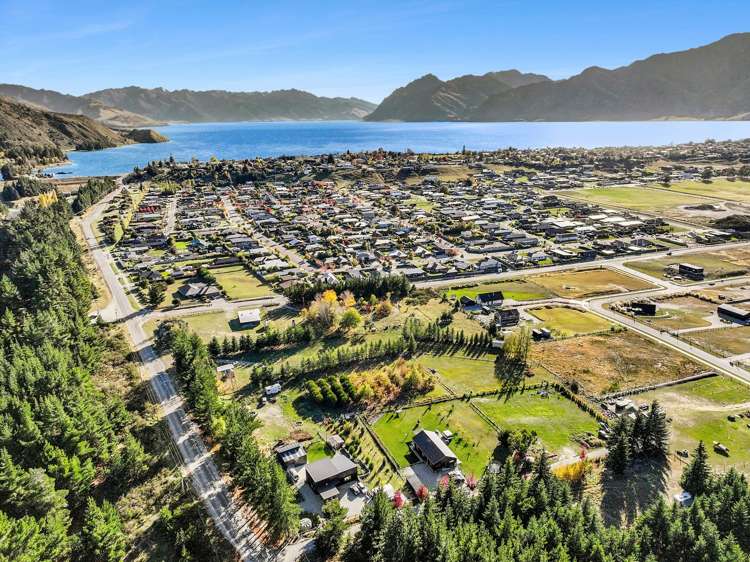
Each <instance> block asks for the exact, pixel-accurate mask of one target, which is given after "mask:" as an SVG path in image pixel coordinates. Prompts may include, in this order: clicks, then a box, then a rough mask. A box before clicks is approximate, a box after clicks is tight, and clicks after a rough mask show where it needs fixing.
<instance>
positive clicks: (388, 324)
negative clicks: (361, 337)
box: [374, 299, 484, 336]
mask: <svg viewBox="0 0 750 562" xmlns="http://www.w3.org/2000/svg"><path fill="white" fill-rule="evenodd" d="M452 310H453V304H452V303H450V302H447V301H446V302H441V301H440V299H431V300H430V301H429V302H427V303H425V304H419V305H417V304H406V303H405V302H403V301H401V302H399V303H397V304H396V306H394V307H393V312H391V314H390V315H389V316H386V317H385V318H381V319H378V320H375V321H374V327H375V329H377V330H401V328H402V326H403V325H404V323H405V322H406V321H407V320H408V319H410V318H414V319H417V320H420V321H422V322H426V323H432V322H435V321H436V320H437V319H438V318H440V315H441V314H442V313H443V312H450V311H452ZM451 327H452V328H453V329H454V330H463V331H464V333H465V334H466V335H468V336H472V335H474V334H480V333H484V328H482V326H481V325H480V324H479V322H477V321H476V320H474V319H473V318H472V317H471V316H470V315H467V314H465V313H464V312H461V311H459V312H455V313H454V314H453V322H452V323H451Z"/></svg>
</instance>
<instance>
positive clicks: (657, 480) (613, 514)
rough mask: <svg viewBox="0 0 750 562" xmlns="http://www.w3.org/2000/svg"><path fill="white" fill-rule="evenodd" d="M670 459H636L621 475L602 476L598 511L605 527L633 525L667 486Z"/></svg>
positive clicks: (604, 473)
mask: <svg viewBox="0 0 750 562" xmlns="http://www.w3.org/2000/svg"><path fill="white" fill-rule="evenodd" d="M669 473H670V464H669V458H667V457H664V458H662V459H635V460H634V461H633V462H632V463H631V465H630V466H629V467H628V469H627V470H626V472H625V474H623V475H620V476H618V475H615V474H612V472H611V471H609V470H607V469H605V470H604V471H603V472H602V475H601V489H602V499H601V511H602V514H603V517H604V521H605V523H606V524H608V525H618V524H622V523H623V522H626V523H627V524H631V523H633V521H634V520H635V518H636V517H637V516H638V515H639V514H640V513H642V512H643V511H644V510H645V509H647V508H648V507H649V506H650V505H651V504H652V503H653V501H654V500H656V498H658V497H659V495H660V494H663V493H664V492H665V491H666V489H667V486H668V485H669Z"/></svg>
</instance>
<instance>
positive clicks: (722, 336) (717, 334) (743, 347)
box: [682, 326, 750, 357]
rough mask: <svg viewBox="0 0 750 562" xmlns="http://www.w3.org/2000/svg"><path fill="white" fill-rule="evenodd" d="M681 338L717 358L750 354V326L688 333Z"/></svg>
mask: <svg viewBox="0 0 750 562" xmlns="http://www.w3.org/2000/svg"><path fill="white" fill-rule="evenodd" d="M682 338H683V339H685V340H687V341H689V342H690V343H692V344H693V345H697V346H698V347H700V348H702V349H705V350H706V351H708V352H709V353H712V354H713V355H716V356H718V357H730V356H732V355H740V354H743V353H748V352H750V326H734V327H731V328H717V329H713V330H700V331H697V332H688V333H686V334H683V335H682Z"/></svg>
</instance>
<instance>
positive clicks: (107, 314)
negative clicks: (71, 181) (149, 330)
mask: <svg viewBox="0 0 750 562" xmlns="http://www.w3.org/2000/svg"><path fill="white" fill-rule="evenodd" d="M118 183H119V187H118V188H117V189H116V190H115V191H113V192H112V193H110V194H109V195H108V196H107V197H105V198H104V199H102V200H101V201H99V203H97V204H96V205H94V206H93V207H92V208H91V209H90V210H89V212H88V213H86V215H85V216H84V217H82V227H83V233H84V238H85V240H86V244H87V245H88V247H89V250H90V252H91V256H92V258H93V260H94V262H95V263H96V266H97V268H98V269H99V272H100V273H101V275H102V277H103V279H104V281H105V282H106V284H107V286H108V288H109V291H110V293H111V295H112V299H111V302H110V303H109V305H108V306H107V307H106V308H104V309H102V310H101V311H100V316H101V318H102V320H103V321H105V322H122V323H123V324H124V325H125V326H126V328H127V331H128V334H129V336H130V339H131V343H132V346H133V349H134V350H135V351H136V352H137V353H138V355H139V357H140V360H141V376H142V377H143V379H144V380H147V381H148V382H149V384H150V388H151V393H150V394H151V397H152V399H153V400H154V401H155V402H156V403H157V404H158V405H159V406H160V407H161V410H162V413H163V415H164V419H165V422H166V424H167V426H168V427H169V433H170V435H171V436H172V440H173V441H174V443H175V445H176V447H177V449H178V450H179V452H180V455H181V457H182V460H183V466H182V470H183V473H184V474H186V475H187V476H189V477H190V479H191V482H192V485H193V488H194V490H195V492H196V494H197V495H198V496H199V497H200V498H201V500H202V501H203V503H204V505H205V506H206V510H207V512H208V514H209V515H210V516H211V518H212V519H213V521H214V523H215V525H216V527H217V529H219V531H220V532H221V533H222V535H223V536H224V537H225V538H226V539H227V541H229V543H230V544H231V545H232V546H233V547H234V549H235V550H236V551H237V555H238V557H239V559H240V560H243V561H255V560H268V559H270V558H271V554H270V553H269V552H268V550H266V548H265V547H264V546H263V544H262V543H261V541H260V540H259V538H258V537H257V536H255V535H254V534H253V531H252V529H253V528H252V526H251V523H250V521H249V519H248V518H247V516H246V514H245V513H244V511H243V509H242V507H241V506H240V505H239V504H237V502H235V500H234V499H233V497H232V495H231V494H230V493H229V490H228V487H227V484H226V482H225V481H224V479H223V478H222V476H221V474H219V471H218V469H217V468H216V464H215V463H214V460H213V457H212V454H211V453H210V452H209V451H208V449H207V448H206V445H205V443H204V442H203V439H202V437H201V433H200V430H199V429H198V426H197V425H196V424H195V423H194V422H193V421H192V420H191V419H190V416H188V415H187V413H186V411H185V408H184V404H183V400H182V397H181V396H180V395H179V393H178V392H177V390H176V388H175V385H174V383H173V381H172V378H171V377H170V375H169V373H168V372H167V368H166V366H165V365H164V362H163V361H162V360H161V359H160V358H159V356H158V354H157V353H156V352H155V350H154V348H153V347H152V345H151V341H150V338H149V337H148V336H147V335H146V333H145V332H144V330H143V328H142V323H143V321H144V320H145V318H146V317H147V316H148V311H147V310H144V311H136V310H134V308H133V306H132V305H131V303H130V300H129V299H128V296H127V294H126V292H125V290H124V288H123V286H122V283H121V281H120V279H119V278H118V276H117V274H116V273H115V270H114V269H113V267H112V265H111V258H110V256H109V253H108V252H106V251H105V250H104V249H103V248H102V247H101V246H100V245H99V243H98V241H97V240H96V237H95V236H94V232H93V224H94V223H95V222H96V221H97V220H98V219H99V218H100V217H101V215H102V213H103V212H104V210H105V209H106V207H107V205H108V204H109V202H110V201H111V200H112V199H113V198H114V197H115V196H116V195H117V194H118V193H119V192H120V191H121V190H122V188H123V186H122V182H121V180H120V179H118Z"/></svg>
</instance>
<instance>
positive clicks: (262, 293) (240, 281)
mask: <svg viewBox="0 0 750 562" xmlns="http://www.w3.org/2000/svg"><path fill="white" fill-rule="evenodd" d="M211 273H212V274H213V275H214V277H216V282H217V283H218V284H219V285H221V287H222V288H223V289H224V290H225V291H226V292H227V297H228V298H229V300H239V299H254V298H260V297H270V296H272V295H273V294H274V293H273V291H272V290H271V288H270V287H269V286H268V285H264V284H263V283H261V282H260V281H259V280H258V279H257V278H256V277H255V276H254V275H252V274H251V273H249V272H248V271H247V270H246V269H245V268H244V267H243V266H241V265H233V266H230V267H221V268H218V269H214V270H212V271H211Z"/></svg>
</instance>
